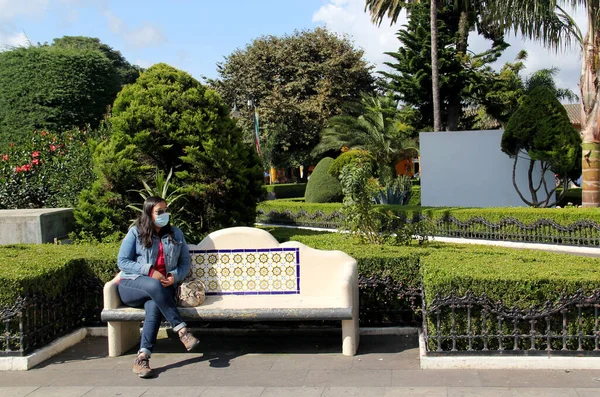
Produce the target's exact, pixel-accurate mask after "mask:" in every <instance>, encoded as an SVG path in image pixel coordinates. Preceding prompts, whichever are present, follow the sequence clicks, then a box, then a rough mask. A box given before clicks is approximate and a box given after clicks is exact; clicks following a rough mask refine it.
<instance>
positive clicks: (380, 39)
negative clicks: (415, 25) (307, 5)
mask: <svg viewBox="0 0 600 397" xmlns="http://www.w3.org/2000/svg"><path fill="white" fill-rule="evenodd" d="M364 9H365V1H364V0H328V3H327V4H325V5H323V6H321V8H319V10H318V11H317V12H315V13H314V15H313V22H320V23H323V24H324V25H325V26H326V27H327V29H329V30H330V31H332V32H336V33H338V34H347V35H349V36H350V37H351V38H352V39H353V40H354V43H355V45H356V46H358V47H360V48H362V49H363V50H364V52H365V59H366V60H367V61H369V62H371V63H372V64H374V65H375V67H376V70H381V69H383V67H384V66H383V62H387V61H389V60H391V58H390V57H389V56H387V55H385V54H384V52H390V51H396V50H397V49H398V46H399V42H398V39H397V38H396V32H397V31H398V29H399V27H400V26H402V25H403V24H405V23H406V16H405V15H404V14H402V15H401V17H400V18H398V22H397V23H396V25H394V26H390V25H389V21H386V20H384V21H383V22H382V24H381V26H379V27H377V26H376V25H374V24H373V23H372V22H371V18H370V16H369V14H367V13H366V12H365V11H364Z"/></svg>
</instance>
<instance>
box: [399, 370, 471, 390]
mask: <svg viewBox="0 0 600 397" xmlns="http://www.w3.org/2000/svg"><path fill="white" fill-rule="evenodd" d="M392 386H404V387H407V386H410V387H431V386H440V387H444V386H445V387H481V386H482V384H481V380H480V379H479V374H478V373H477V371H473V370H444V369H432V370H427V371H423V370H393V371H392Z"/></svg>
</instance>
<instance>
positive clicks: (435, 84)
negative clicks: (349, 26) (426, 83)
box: [365, 0, 442, 131]
mask: <svg viewBox="0 0 600 397" xmlns="http://www.w3.org/2000/svg"><path fill="white" fill-rule="evenodd" d="M365 1H366V4H365V11H366V10H369V13H370V14H371V19H372V21H373V22H375V23H377V24H381V22H382V21H383V18H385V17H386V15H387V17H389V18H390V19H391V22H390V25H393V24H394V23H396V21H397V20H398V16H400V11H402V8H403V7H405V6H406V5H407V4H410V3H414V2H419V0H406V1H405V0H365ZM429 10H430V13H429V18H430V31H431V91H432V105H433V130H434V131H440V130H441V128H442V115H441V106H440V90H439V80H440V76H439V67H438V53H437V50H438V43H437V1H430V3H429Z"/></svg>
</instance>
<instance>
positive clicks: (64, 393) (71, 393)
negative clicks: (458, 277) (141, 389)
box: [27, 386, 139, 397]
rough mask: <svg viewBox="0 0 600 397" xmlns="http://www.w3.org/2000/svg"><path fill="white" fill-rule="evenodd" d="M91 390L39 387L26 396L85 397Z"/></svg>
mask: <svg viewBox="0 0 600 397" xmlns="http://www.w3.org/2000/svg"><path fill="white" fill-rule="evenodd" d="M92 389H93V387H91V386H74V387H55V386H50V387H40V388H39V389H36V390H35V391H34V392H32V393H31V394H28V395H27V397H81V396H83V395H87V393H88V392H89V391H90V390H92ZM138 396H139V395H138Z"/></svg>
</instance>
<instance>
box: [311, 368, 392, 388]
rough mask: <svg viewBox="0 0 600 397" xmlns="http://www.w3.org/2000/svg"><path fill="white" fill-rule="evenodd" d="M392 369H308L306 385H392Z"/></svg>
mask: <svg viewBox="0 0 600 397" xmlns="http://www.w3.org/2000/svg"><path fill="white" fill-rule="evenodd" d="M391 382H392V371H391V370H389V369H386V370H360V369H354V368H351V369H340V370H319V369H313V370H310V371H308V375H307V376H306V379H305V380H304V385H305V386H313V387H323V386H325V387H326V386H330V387H387V386H391Z"/></svg>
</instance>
